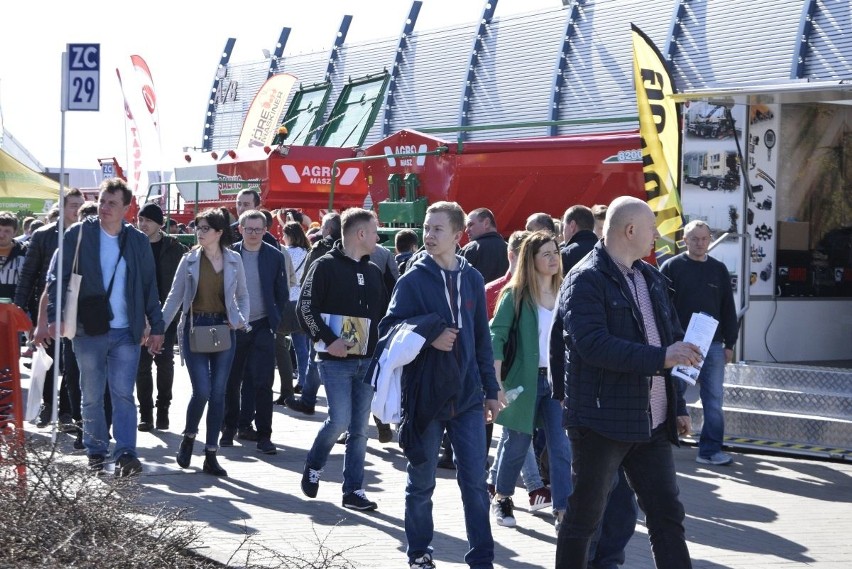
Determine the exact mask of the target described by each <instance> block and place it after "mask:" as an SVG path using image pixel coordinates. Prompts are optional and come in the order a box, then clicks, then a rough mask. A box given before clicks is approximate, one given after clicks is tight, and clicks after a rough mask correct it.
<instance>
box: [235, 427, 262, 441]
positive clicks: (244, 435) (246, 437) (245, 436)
mask: <svg viewBox="0 0 852 569" xmlns="http://www.w3.org/2000/svg"><path fill="white" fill-rule="evenodd" d="M237 438H238V439H240V440H242V441H252V442H257V440H258V439H259V438H260V437H258V435H257V431H255V430H254V428H253V427H249V428H248V429H240V430H239V431H237Z"/></svg>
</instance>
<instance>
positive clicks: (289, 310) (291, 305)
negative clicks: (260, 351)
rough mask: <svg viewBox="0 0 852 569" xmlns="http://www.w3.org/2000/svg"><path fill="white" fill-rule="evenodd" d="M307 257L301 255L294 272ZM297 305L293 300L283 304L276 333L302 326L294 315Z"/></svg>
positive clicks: (295, 330) (284, 332)
mask: <svg viewBox="0 0 852 569" xmlns="http://www.w3.org/2000/svg"><path fill="white" fill-rule="evenodd" d="M307 258H308V256H307V255H305V256H304V257H302V262H301V263H299V266H298V267H296V270H295V271H294V272H295V273H296V274H298V273H299V269H301V268H302V266H304V264H305V261H306V260H307ZM297 306H298V303H297V302H296V301H295V300H288V301H287V304H285V305H284V310H282V311H281V323H280V324H278V330H277V331H276V332H277V333H278V334H290V333H292V332H299V331H301V329H302V326H301V325H300V324H299V317H298V316H296V307H297Z"/></svg>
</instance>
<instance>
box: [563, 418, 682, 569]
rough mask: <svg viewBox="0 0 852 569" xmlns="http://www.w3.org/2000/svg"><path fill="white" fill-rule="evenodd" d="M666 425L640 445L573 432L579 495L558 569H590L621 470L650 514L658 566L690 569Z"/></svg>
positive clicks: (647, 516)
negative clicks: (596, 539)
mask: <svg viewBox="0 0 852 569" xmlns="http://www.w3.org/2000/svg"><path fill="white" fill-rule="evenodd" d="M666 424H667V423H663V424H662V425H660V426H659V427H657V428H656V429H654V431H653V433H652V434H651V438H650V439H649V440H648V441H647V442H641V443H630V442H623V441H616V440H613V439H608V438H606V437H603V436H601V435H599V434H597V433H596V432H594V431H592V430H591V429H589V428H586V427H572V428H569V429H568V436H569V438H570V439H571V446H572V450H573V453H574V461H573V464H572V466H573V471H574V493H573V494H571V497H570V498H569V499H568V511H567V512H566V514H565V520H564V521H563V523H562V527H561V528H560V530H559V536H558V537H557V540H556V569H569V568H570V569H575V568H579V569H585V568H586V565H587V564H588V558H589V543H590V541H591V539H592V536H593V535H594V534H595V531H596V530H597V528H598V526H599V525H600V523H601V519H602V518H603V516H604V510H605V509H606V506H607V500H608V498H609V495H610V492H611V490H612V488H613V485H614V484H613V481H614V477H615V476H617V471H618V468H619V466H621V467H623V468H624V473H625V474H626V475H627V479H628V480H629V482H630V486H631V487H632V488H633V490H634V491H635V492H636V496H637V497H638V499H639V506H640V507H641V508H642V511H644V512H645V524H646V525H647V527H648V538H649V540H650V542H651V550H652V552H653V555H654V562H655V563H656V566H657V567H661V568H666V569H691V567H692V563H691V561H690V559H689V550H688V549H687V546H686V538H685V536H684V528H683V520H684V515H685V514H684V510H683V505H682V504H681V502H680V499H679V498H678V494H679V493H680V490H679V489H678V486H677V479H676V476H675V467H674V457H673V456H672V445H671V443H670V442H669V440H668V436H667V433H666Z"/></svg>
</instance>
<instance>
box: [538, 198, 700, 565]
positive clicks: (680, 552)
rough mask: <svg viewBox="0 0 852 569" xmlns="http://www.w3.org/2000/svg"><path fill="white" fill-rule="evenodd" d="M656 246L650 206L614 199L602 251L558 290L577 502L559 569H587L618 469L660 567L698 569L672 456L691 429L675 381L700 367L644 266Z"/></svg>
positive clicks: (557, 344) (555, 344) (554, 341)
mask: <svg viewBox="0 0 852 569" xmlns="http://www.w3.org/2000/svg"><path fill="white" fill-rule="evenodd" d="M658 237H659V233H657V227H656V223H655V219H654V214H653V212H652V211H651V209H650V208H649V207H648V205H647V204H646V203H645V202H643V201H641V200H639V199H636V198H632V197H626V196H625V197H620V198H617V199H616V200H614V201H613V202H612V203H611V204H610V206H609V211H608V213H607V218H606V222H605V224H604V238H603V241H601V242H599V243H598V244H597V245H595V248H594V249H593V250H592V252H591V253H589V255H588V256H587V257H586V258H585V259H583V260H582V261H581V262H580V263H578V264H577V265H576V266H575V267H574V268H572V269H571V270H570V271H569V272H568V274H567V275H566V277H565V280H564V281H563V283H562V286H561V287H560V291H559V300H558V302H557V311H556V315H555V318H554V324H553V334H552V337H551V349H550V365H551V374H552V378H553V394H554V397H557V398H564V404H565V414H564V418H563V424H564V425H565V427H566V428H567V429H568V436H569V438H570V439H571V444H572V447H573V451H574V460H573V464H572V470H573V476H574V493H573V494H572V495H571V497H570V498H569V504H568V511H567V513H566V514H565V519H564V520H563V521H562V524H561V526H560V530H559V537H558V539H557V543H556V568H557V569H567V568H573V569H586V565H587V562H588V556H589V543H590V541H591V538H592V536H593V535H594V533H595V530H596V529H597V527H598V526H599V525H600V523H601V519H602V518H603V515H604V510H605V508H606V505H607V497H608V495H609V492H610V489H611V488H612V487H613V482H614V480H615V477H616V476H617V473H618V469H619V467H623V469H624V473H625V474H626V475H627V479H628V480H629V481H630V485H631V486H632V487H633V489H634V491H635V492H636V495H637V496H638V498H639V503H640V504H641V506H642V509H643V510H644V512H645V520H646V525H647V527H648V536H649V539H650V542H651V547H652V549H653V553H654V560H655V563H656V564H657V567H665V568H679V569H682V568H688V567H691V566H692V565H691V562H690V559H689V551H688V549H687V546H686V540H685V538H684V528H683V519H684V509H683V505H682V504H681V503H680V500H679V499H678V487H677V480H676V478H675V468H674V459H673V456H672V449H671V445H672V444H677V443H678V434H679V433H680V434H686V433H688V432H689V430H690V421H689V416H688V415H687V412H686V402H685V401H684V400H683V397H682V396H681V394H680V393H679V390H678V389H677V387H678V386H677V383H676V381H677V380H675V379H673V378H672V377H671V376H670V371H671V368H672V367H673V366H675V365H679V364H685V365H693V364H695V363H698V362H699V361H700V359H701V352H700V351H699V350H698V348H697V347H696V346H693V345H692V344H686V343H684V342H680V341H677V338H680V337H682V336H683V331H682V329H681V327H680V324H679V322H678V317H677V312H676V311H675V309H674V306H673V305H672V303H671V300H670V299H669V295H668V287H667V286H666V280H665V278H664V277H663V276H662V275H661V274H660V273H659V272H658V271H657V270H656V269H655V268H654V267H652V266H651V265H649V264H648V263H646V262H644V261H643V260H642V259H643V258H644V257H646V256H647V255H648V254H649V253H650V252H651V251H653V249H654V242H655V240H656V239H657V238H658ZM568 361H570V362H571V365H570V366H566V365H565V363H566V362H568Z"/></svg>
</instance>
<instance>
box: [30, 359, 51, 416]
mask: <svg viewBox="0 0 852 569" xmlns="http://www.w3.org/2000/svg"><path fill="white" fill-rule="evenodd" d="M52 365H53V358H51V357H50V356H49V355H48V354H47V351H46V350H45V349H44V346H39V347H38V348H36V351H35V353H34V354H33V369H32V376H31V379H30V389H29V392H28V393H27V409H26V414H25V415H24V419H25V420H27V421H35V420H36V419H37V418H38V413H39V409H40V408H41V393H42V389H43V388H44V379H45V377H46V376H47V370H49V369H50V366H52Z"/></svg>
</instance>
